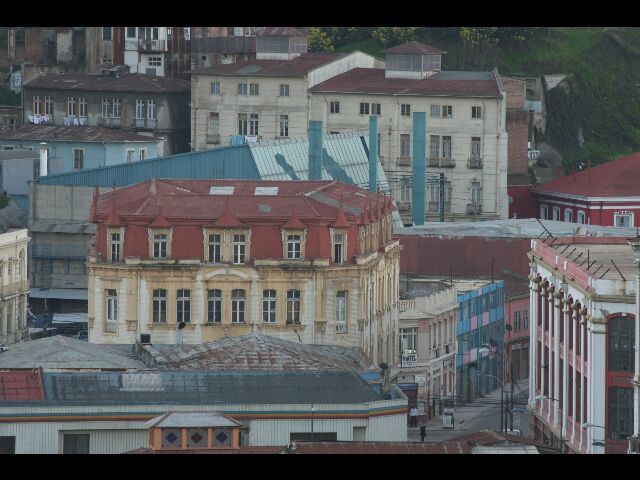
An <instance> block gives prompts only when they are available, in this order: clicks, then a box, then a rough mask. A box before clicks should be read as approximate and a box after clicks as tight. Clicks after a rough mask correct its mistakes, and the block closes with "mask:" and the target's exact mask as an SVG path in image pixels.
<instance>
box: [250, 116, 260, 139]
mask: <svg viewBox="0 0 640 480" xmlns="http://www.w3.org/2000/svg"><path fill="white" fill-rule="evenodd" d="M249 135H258V114H257V113H252V114H251V115H249Z"/></svg>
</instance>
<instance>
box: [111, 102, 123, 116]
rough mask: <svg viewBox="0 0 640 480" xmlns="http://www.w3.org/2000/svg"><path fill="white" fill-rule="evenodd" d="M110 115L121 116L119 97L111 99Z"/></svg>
mask: <svg viewBox="0 0 640 480" xmlns="http://www.w3.org/2000/svg"><path fill="white" fill-rule="evenodd" d="M112 116H113V117H114V118H120V117H122V100H120V99H119V98H114V99H113V110H112Z"/></svg>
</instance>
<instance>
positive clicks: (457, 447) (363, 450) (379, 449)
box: [292, 442, 471, 455]
mask: <svg viewBox="0 0 640 480" xmlns="http://www.w3.org/2000/svg"><path fill="white" fill-rule="evenodd" d="M293 450H294V452H292V453H301V454H330V455H335V454H377V455H380V454H383V455H387V454H434V453H435V454H446V453H453V454H461V453H471V448H470V447H469V446H468V445H466V444H464V443H461V442H441V443H410V442H293Z"/></svg>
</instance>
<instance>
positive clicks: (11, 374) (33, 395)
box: [0, 354, 45, 402]
mask: <svg viewBox="0 0 640 480" xmlns="http://www.w3.org/2000/svg"><path fill="white" fill-rule="evenodd" d="M5 355H6V354H5ZM41 375H42V373H41V371H40V370H39V369H28V370H27V369H25V370H2V371H0V400H1V401H7V402H12V401H36V400H44V399H45V398H44V387H43V385H42V376H41Z"/></svg>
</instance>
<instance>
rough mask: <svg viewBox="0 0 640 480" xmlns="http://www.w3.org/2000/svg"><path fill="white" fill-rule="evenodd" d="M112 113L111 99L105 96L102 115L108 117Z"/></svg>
mask: <svg viewBox="0 0 640 480" xmlns="http://www.w3.org/2000/svg"><path fill="white" fill-rule="evenodd" d="M110 113H111V99H110V98H103V99H102V117H103V118H107V117H108V116H109V114H110Z"/></svg>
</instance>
